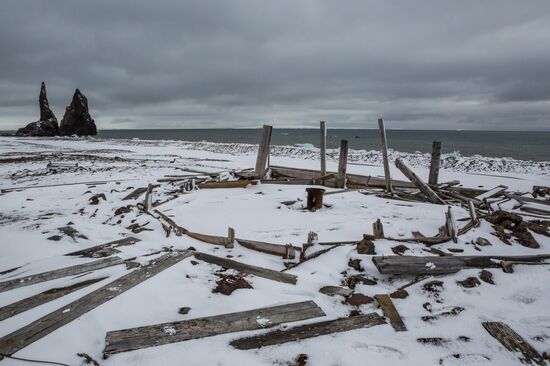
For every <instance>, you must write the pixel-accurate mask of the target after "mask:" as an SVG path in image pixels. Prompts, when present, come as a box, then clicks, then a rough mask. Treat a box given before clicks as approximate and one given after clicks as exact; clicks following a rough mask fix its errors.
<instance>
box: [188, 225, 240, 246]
mask: <svg viewBox="0 0 550 366" xmlns="http://www.w3.org/2000/svg"><path fill="white" fill-rule="evenodd" d="M232 230H233V229H231V228H228V232H229V233H231V232H232ZM185 234H186V235H187V236H189V237H191V238H193V239H197V240H200V241H202V242H205V243H208V244H214V245H222V246H224V247H226V248H233V246H234V244H233V242H234V240H235V234H234V232H233V239H232V238H231V234H229V235H228V236H227V237H224V236H216V235H207V234H200V233H194V232H192V231H185Z"/></svg>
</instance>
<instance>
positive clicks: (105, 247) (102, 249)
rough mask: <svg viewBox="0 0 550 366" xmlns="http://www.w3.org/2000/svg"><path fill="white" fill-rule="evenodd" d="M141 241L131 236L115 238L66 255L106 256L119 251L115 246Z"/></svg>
mask: <svg viewBox="0 0 550 366" xmlns="http://www.w3.org/2000/svg"><path fill="white" fill-rule="evenodd" d="M139 241H141V240H140V239H138V238H134V237H131V236H130V237H128V238H123V239H119V240H114V241H110V242H108V243H105V244H100V245H96V246H93V247H90V248H86V249H82V250H77V251H76V252H71V253H67V254H65V255H68V256H82V257H91V258H100V257H106V256H109V255H112V254H114V253H116V252H118V250H115V249H114V248H118V247H123V246H127V245H133V244H135V243H137V242H139Z"/></svg>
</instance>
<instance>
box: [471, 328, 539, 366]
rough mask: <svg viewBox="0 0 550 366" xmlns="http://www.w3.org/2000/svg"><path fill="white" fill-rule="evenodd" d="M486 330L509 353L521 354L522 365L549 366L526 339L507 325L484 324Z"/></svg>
mask: <svg viewBox="0 0 550 366" xmlns="http://www.w3.org/2000/svg"><path fill="white" fill-rule="evenodd" d="M481 324H482V325H483V327H484V328H485V330H487V332H489V334H490V335H491V336H493V337H494V338H495V339H496V340H498V341H499V342H500V343H501V344H502V345H503V346H504V347H505V348H506V349H507V350H508V351H510V352H513V353H516V354H517V353H521V355H522V357H519V359H520V360H521V362H522V363H527V364H535V365H541V366H544V365H548V364H547V363H546V361H545V360H544V358H543V357H542V356H541V355H540V354H539V353H538V352H537V350H536V349H534V348H533V347H532V346H531V345H530V344H529V343H527V341H526V340H525V339H523V338H522V337H521V336H520V335H519V334H517V333H516V332H514V330H513V329H512V328H510V327H509V326H508V325H507V324H505V323H502V322H483V323H481Z"/></svg>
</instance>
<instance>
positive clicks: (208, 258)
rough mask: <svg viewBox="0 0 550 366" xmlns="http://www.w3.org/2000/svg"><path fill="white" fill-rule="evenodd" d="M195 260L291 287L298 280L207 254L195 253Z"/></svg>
mask: <svg viewBox="0 0 550 366" xmlns="http://www.w3.org/2000/svg"><path fill="white" fill-rule="evenodd" d="M195 258H197V259H198V260H201V261H204V262H207V263H211V264H216V265H218V266H222V267H225V268H232V269H235V270H237V271H239V272H243V273H249V274H253V275H256V276H258V277H263V278H267V279H269V280H273V281H278V282H284V283H290V284H292V285H295V284H296V281H297V279H298V277H296V276H294V275H291V274H288V273H282V272H279V271H274V270H272V269H268V268H263V267H258V266H253V265H251V264H246V263H241V262H237V261H234V260H231V259H226V258H221V257H216V256H214V255H210V254H207V253H201V252H196V253H195Z"/></svg>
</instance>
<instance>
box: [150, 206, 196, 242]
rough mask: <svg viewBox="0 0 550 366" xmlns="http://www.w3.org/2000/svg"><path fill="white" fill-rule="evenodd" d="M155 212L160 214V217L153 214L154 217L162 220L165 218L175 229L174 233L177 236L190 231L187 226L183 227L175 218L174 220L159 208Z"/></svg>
mask: <svg viewBox="0 0 550 366" xmlns="http://www.w3.org/2000/svg"><path fill="white" fill-rule="evenodd" d="M154 212H155V213H156V214H157V215H159V217H158V218H157V217H155V216H153V217H155V218H156V219H159V218H161V219H162V220H164V221H165V222H166V223H167V224H168V225H169V226H170V227H171V228H172V230H173V231H174V233H175V234H176V235H177V236H182V235H183V234H186V233H187V232H188V231H187V229H186V228H183V227H181V226H179V225H178V224H176V222H175V221H174V220H172V219H171V218H170V217H168V215H166V214H164V213H162V212H161V211H159V210H154ZM161 223H162V222H161Z"/></svg>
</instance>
